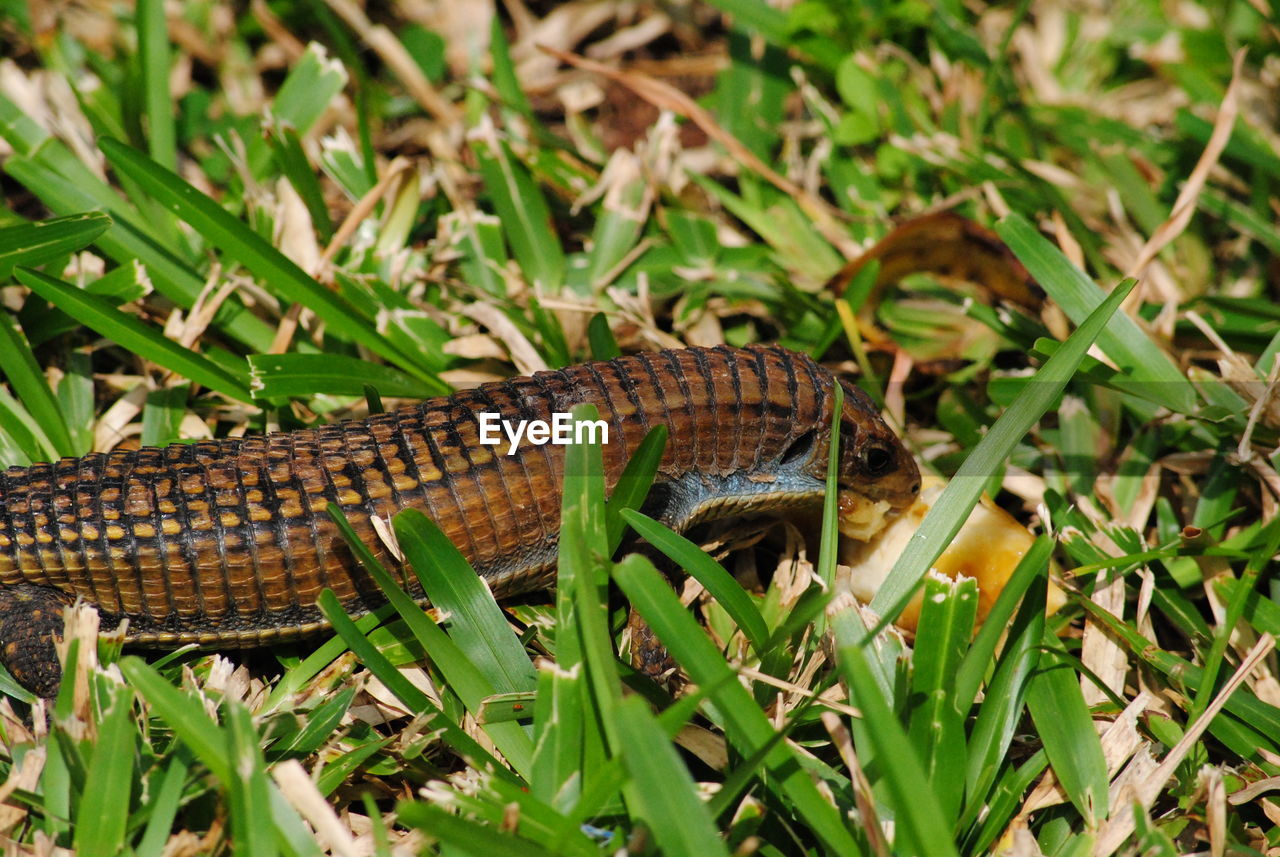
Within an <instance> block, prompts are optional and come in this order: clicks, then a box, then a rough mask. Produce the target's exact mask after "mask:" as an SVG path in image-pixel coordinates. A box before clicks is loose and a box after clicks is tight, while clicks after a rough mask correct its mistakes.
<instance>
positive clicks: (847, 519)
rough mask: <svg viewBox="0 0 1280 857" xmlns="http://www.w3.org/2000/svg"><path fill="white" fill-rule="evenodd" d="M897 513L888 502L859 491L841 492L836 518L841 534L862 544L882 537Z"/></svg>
mask: <svg viewBox="0 0 1280 857" xmlns="http://www.w3.org/2000/svg"><path fill="white" fill-rule="evenodd" d="M896 511H897V510H896V509H894V508H893V506H892V505H891V504H890V503H889V501H888V500H877V499H873V498H871V497H868V496H867V495H866V494H860V493H858V492H857V491H841V492H840V510H839V512H838V513H837V518H836V519H837V521H838V522H839V525H840V534H841V535H844V536H848V537H849V538H851V539H857V540H858V541H860V542H867V541H870V540H871V539H873V538H875V537H876V536H878V535H880V533H881V531H883V530H884V528H885V526H886V525H887V524H888V522H889V518H890V517H891V516H892V515H893V514H895V513H896Z"/></svg>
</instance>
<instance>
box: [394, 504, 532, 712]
mask: <svg viewBox="0 0 1280 857" xmlns="http://www.w3.org/2000/svg"><path fill="white" fill-rule="evenodd" d="M392 525H393V526H394V528H395V532H396V539H397V541H398V542H399V544H400V548H401V550H403V551H404V553H405V556H406V558H408V560H409V563H410V565H412V567H413V570H414V573H415V574H416V575H417V576H418V580H419V581H420V582H421V583H422V591H423V592H425V593H426V594H427V597H428V598H430V599H431V603H432V604H433V605H434V606H435V607H437V608H438V609H440V610H443V611H444V612H445V613H446V614H447V615H448V617H449V619H448V626H449V636H450V637H452V638H453V640H454V642H456V643H457V644H458V646H459V647H460V648H461V649H462V650H463V651H464V652H465V653H466V654H467V658H468V659H469V660H470V662H471V664H472V665H473V668H475V669H478V670H479V671H480V673H481V674H482V675H484V676H485V677H486V678H488V679H489V681H490V682H491V683H492V684H493V687H494V688H495V691H496V692H497V693H517V692H520V691H526V690H533V689H534V687H535V686H536V684H537V679H536V676H535V674H534V669H533V664H531V663H530V662H529V655H528V653H527V652H525V650H524V646H523V645H521V644H520V641H519V639H518V638H517V637H516V635H515V632H514V631H513V630H512V628H511V625H509V624H508V623H507V620H506V617H505V616H503V613H502V608H500V607H499V606H498V604H497V602H496V601H494V600H493V593H492V592H491V591H490V590H489V587H488V586H487V585H486V584H485V583H484V581H483V580H481V578H480V575H478V574H476V572H475V570H474V569H472V567H471V564H470V563H469V562H467V560H466V557H464V556H463V555H462V552H461V551H459V550H458V549H457V548H456V547H454V544H453V542H451V541H449V537H448V536H446V535H445V534H444V532H443V531H442V530H441V529H440V527H439V526H438V525H437V524H436V522H435V521H433V520H431V519H430V518H428V517H427V516H426V515H424V514H422V513H421V512H419V511H418V510H417V509H404V510H402V511H401V512H400V513H399V514H397V515H396V516H395V518H394V519H393V521H392ZM424 644H425V642H424Z"/></svg>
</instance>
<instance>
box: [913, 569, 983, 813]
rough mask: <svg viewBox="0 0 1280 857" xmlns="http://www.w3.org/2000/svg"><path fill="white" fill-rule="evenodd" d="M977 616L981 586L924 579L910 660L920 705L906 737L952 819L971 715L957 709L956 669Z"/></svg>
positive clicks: (957, 803)
mask: <svg viewBox="0 0 1280 857" xmlns="http://www.w3.org/2000/svg"><path fill="white" fill-rule="evenodd" d="M977 612H978V585H977V581H975V580H972V579H967V580H961V581H950V580H947V581H943V580H937V579H936V578H932V577H930V578H926V579H925V596H924V603H923V605H922V607H921V610H920V621H919V623H918V625H917V631H916V645H915V651H914V653H913V654H912V657H911V663H912V668H913V669H912V676H911V696H910V699H920V700H921V701H920V703H919V704H918V705H917V706H915V707H914V708H913V709H912V711H911V716H910V719H909V721H908V725H907V734H908V736H909V737H910V738H911V743H912V745H913V746H914V747H915V748H916V750H917V752H918V754H919V758H920V760H921V763H922V765H923V767H924V771H925V776H926V780H927V782H929V783H931V784H932V785H933V791H934V795H935V796H936V797H937V800H938V804H939V806H940V808H941V809H942V812H943V813H944V815H945V817H947V818H949V819H953V820H954V819H955V818H957V817H958V816H959V814H960V805H961V803H962V802H963V800H964V771H965V765H966V762H967V753H966V747H965V734H964V722H965V716H966V715H967V714H968V706H967V705H964V706H963V707H962V706H961V705H958V704H957V703H958V702H959V701H960V700H959V698H958V697H957V696H956V693H955V681H956V670H957V667H958V666H959V664H960V662H961V659H962V657H963V655H964V653H965V650H966V649H967V648H968V646H969V641H970V639H971V638H972V634H973V622H974V618H975V617H976V615H977Z"/></svg>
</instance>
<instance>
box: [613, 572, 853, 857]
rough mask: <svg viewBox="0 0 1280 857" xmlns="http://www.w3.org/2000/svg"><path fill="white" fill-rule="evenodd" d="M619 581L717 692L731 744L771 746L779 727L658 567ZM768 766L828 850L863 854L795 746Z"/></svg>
mask: <svg viewBox="0 0 1280 857" xmlns="http://www.w3.org/2000/svg"><path fill="white" fill-rule="evenodd" d="M614 579H615V580H617V582H618V585H619V586H620V587H621V588H622V591H623V592H624V593H626V596H627V598H629V599H630V600H631V603H632V604H633V605H634V606H635V608H636V609H637V610H638V611H639V612H640V614H641V615H642V616H643V617H644V618H645V620H646V621H647V622H648V623H649V625H650V626H651V627H652V628H653V630H654V632H655V633H656V634H657V635H658V638H659V639H660V640H662V642H663V643H664V644H666V646H667V649H668V650H669V651H670V652H671V654H672V656H673V657H675V659H676V660H677V661H679V662H680V664H681V665H682V666H684V668H685V670H686V671H688V673H689V675H690V677H691V678H692V679H693V681H694V682H695V683H697V684H698V685H700V686H703V687H708V688H713V690H712V692H711V696H712V699H713V700H714V702H715V706H716V710H717V711H718V712H719V713H720V715H721V716H722V717H723V718H724V722H725V734H726V735H727V736H728V738H729V741H730V743H731V744H733V745H734V746H735V747H736V748H737V749H738V751H739V752H740V753H741V754H742V755H744V756H750V755H751V754H752V753H753V752H754V751H755V750H756V749H757V748H759V747H761V746H763V745H764V744H766V743H768V742H769V740H770V739H771V738H772V736H773V735H774V727H773V725H772V724H771V723H770V722H769V721H768V719H767V718H766V717H765V715H764V712H762V711H761V710H760V708H759V707H758V706H757V705H756V704H755V700H753V699H752V698H751V695H750V694H749V693H748V692H747V690H746V688H744V687H743V686H742V685H741V684H739V683H738V682H737V680H736V678H735V677H734V673H733V670H732V669H730V667H729V665H728V664H727V663H725V660H724V658H723V657H722V656H721V655H720V653H719V652H718V651H716V648H715V646H714V644H713V643H712V642H711V640H710V639H708V637H707V635H706V633H705V632H703V630H702V629H701V628H700V627H698V624H697V622H696V621H695V620H694V619H693V617H692V616H690V615H689V613H688V611H687V610H685V609H684V607H683V606H682V605H681V604H680V599H679V598H678V597H677V596H676V594H675V593H674V592H673V591H672V590H671V586H670V585H669V584H668V583H667V582H666V581H665V580H664V579H663V578H662V576H661V575H660V574H659V573H658V571H657V569H655V568H654V567H653V564H652V563H650V562H649V561H648V560H646V559H644V558H643V557H640V556H638V555H634V554H633V555H632V556H629V557H627V558H626V559H624V560H623V561H622V562H620V563H618V564H617V565H616V566H614ZM764 761H765V768H766V770H768V771H769V773H770V779H769V782H771V783H775V782H776V786H775V787H776V788H779V789H780V790H781V791H782V792H783V793H784V794H785V795H786V797H787V799H789V800H790V801H791V802H792V803H793V804H794V805H795V807H796V810H797V812H798V813H799V815H800V816H801V817H802V818H803V819H804V820H805V823H806V824H808V825H809V826H810V827H811V828H812V829H813V831H814V833H815V834H816V835H817V836H818V837H819V838H820V839H821V840H822V841H823V843H824V844H825V845H826V847H827V848H829V849H831V850H832V851H833V852H835V853H839V854H850V855H857V854H861V853H862V852H861V849H860V848H859V847H858V845H857V843H856V842H855V841H854V839H853V837H852V835H850V833H849V831H848V829H847V828H846V827H845V825H844V821H843V819H842V816H841V813H840V812H838V811H837V810H836V808H835V807H834V806H832V804H831V803H829V802H828V801H827V800H826V799H825V798H824V797H823V796H822V794H821V793H820V792H819V791H818V789H817V787H816V786H815V785H814V783H813V780H812V779H811V778H810V776H809V773H808V772H807V771H806V770H805V769H804V767H803V766H802V765H801V764H800V762H799V761H798V759H797V758H796V756H795V751H794V750H793V749H792V748H791V747H790V745H788V744H785V743H783V744H779V745H778V746H777V747H775V749H774V750H773V751H771V752H770V753H768V754H767V755H766V756H765V760H764ZM775 778H776V779H775Z"/></svg>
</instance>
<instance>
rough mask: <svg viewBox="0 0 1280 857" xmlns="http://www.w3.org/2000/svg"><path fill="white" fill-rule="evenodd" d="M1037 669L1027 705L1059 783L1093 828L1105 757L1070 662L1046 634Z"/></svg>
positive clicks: (1103, 799)
mask: <svg viewBox="0 0 1280 857" xmlns="http://www.w3.org/2000/svg"><path fill="white" fill-rule="evenodd" d="M1044 644H1045V650H1044V652H1042V653H1041V655H1040V668H1039V670H1038V671H1037V672H1036V674H1035V675H1033V676H1032V677H1031V683H1030V684H1029V685H1028V686H1027V709H1028V710H1029V711H1030V712H1031V719H1032V720H1033V721H1035V724H1036V729H1037V730H1038V731H1039V733H1040V739H1041V740H1042V741H1043V742H1044V749H1045V752H1046V753H1048V754H1049V763H1050V764H1051V765H1052V766H1053V772H1054V774H1056V775H1057V777H1058V782H1059V783H1061V784H1062V788H1063V790H1064V791H1066V793H1067V797H1069V798H1071V802H1072V803H1073V804H1075V807H1076V809H1077V810H1079V811H1080V815H1081V816H1083V817H1084V819H1085V822H1086V823H1087V824H1088V825H1089V826H1090V827H1093V826H1094V825H1096V824H1097V823H1098V822H1099V821H1101V820H1102V819H1104V818H1106V817H1107V813H1108V806H1107V788H1108V786H1109V784H1110V780H1109V778H1108V777H1107V760H1106V759H1105V758H1104V757H1103V754H1102V744H1101V742H1100V741H1099V740H1098V732H1097V730H1096V729H1094V727H1093V718H1092V717H1090V716H1089V709H1088V707H1087V706H1086V705H1085V702H1084V695H1083V694H1082V693H1081V691H1080V681H1079V679H1078V678H1077V673H1076V671H1075V669H1074V668H1073V667H1074V662H1073V661H1072V660H1069V659H1067V658H1064V657H1062V656H1061V654H1059V652H1058V651H1057V646H1058V641H1057V638H1056V637H1053V636H1052V635H1048V636H1046V638H1045V641H1044Z"/></svg>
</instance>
